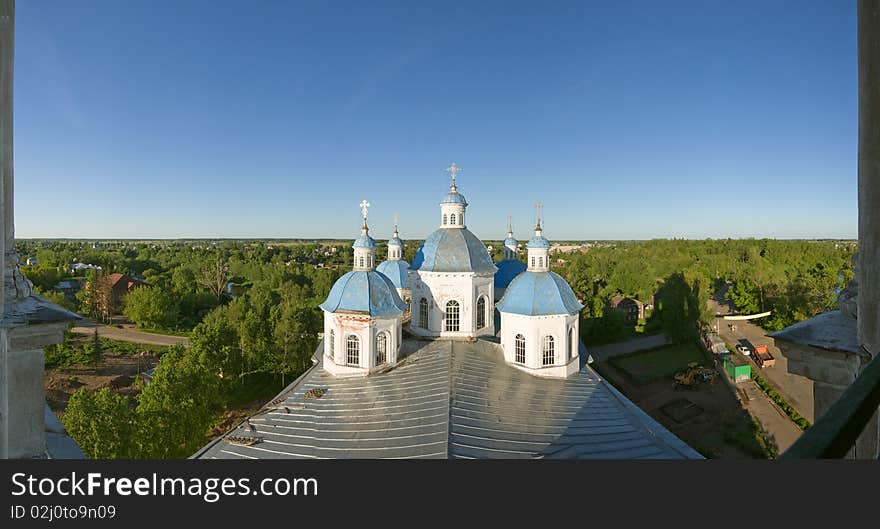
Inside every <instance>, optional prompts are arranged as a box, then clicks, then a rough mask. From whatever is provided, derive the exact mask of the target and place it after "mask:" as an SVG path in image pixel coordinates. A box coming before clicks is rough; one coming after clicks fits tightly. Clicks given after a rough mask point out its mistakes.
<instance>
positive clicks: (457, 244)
mask: <svg viewBox="0 0 880 529" xmlns="http://www.w3.org/2000/svg"><path fill="white" fill-rule="evenodd" d="M410 270H424V271H427V272H492V273H495V271H496V270H497V269H496V268H495V265H494V264H493V263H492V257H491V256H490V255H489V251H488V250H486V246H485V245H484V244H483V242H482V241H481V240H480V239H478V238H477V236H476V235H474V234H473V233H471V232H470V230H468V229H467V228H440V229H438V230H436V231H435V232H434V233H432V234H431V235H428V238H427V239H425V242H423V243H422V245H421V246H420V247H419V250H418V251H417V252H416V256H415V258H413V262H412V265H411V266H410Z"/></svg>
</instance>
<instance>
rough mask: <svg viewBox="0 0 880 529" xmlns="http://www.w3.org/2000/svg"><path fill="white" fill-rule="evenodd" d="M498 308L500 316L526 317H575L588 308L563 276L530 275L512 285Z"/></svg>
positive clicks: (523, 274) (525, 273)
mask: <svg viewBox="0 0 880 529" xmlns="http://www.w3.org/2000/svg"><path fill="white" fill-rule="evenodd" d="M496 307H497V308H498V311H499V312H509V313H513V314H524V315H526V316H549V315H552V314H574V313H575V312H579V311H580V310H581V309H582V308H584V306H583V305H581V303H580V302H579V301H578V300H577V297H576V296H575V295H574V291H572V290H571V287H570V286H569V285H568V282H566V281H565V279H563V278H562V276H560V275H559V274H557V273H555V272H528V271H526V272H523V273H521V274H519V275H518V276H516V278H515V279H514V280H513V281H511V283H510V285H509V286H508V287H507V290H505V291H504V297H502V298H501V300H500V301H499V302H498V305H497V306H496Z"/></svg>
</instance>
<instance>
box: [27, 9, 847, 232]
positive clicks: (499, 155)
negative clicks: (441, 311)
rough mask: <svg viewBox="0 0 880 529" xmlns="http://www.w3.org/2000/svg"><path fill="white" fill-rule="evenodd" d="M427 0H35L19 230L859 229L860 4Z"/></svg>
mask: <svg viewBox="0 0 880 529" xmlns="http://www.w3.org/2000/svg"><path fill="white" fill-rule="evenodd" d="M428 4H429V2H393V3H392V2H389V3H385V2H351V3H343V2H326V1H322V2H293V1H285V2H280V1H279V2H269V1H260V2H253V3H243V2H240V1H235V2H221V1H205V2H196V1H187V0H181V1H174V2H172V1H162V2H159V1H149V2H148V1H140V0H137V1H136V0H126V1H124V2H120V1H117V0H111V1H98V0H89V1H87V2H69V1H66V0H55V1H46V0H28V1H19V2H18V5H17V13H16V59H15V60H16V63H15V68H16V70H15V149H16V150H15V162H16V167H15V176H16V190H15V194H16V234H17V236H19V237H84V238H87V237H95V238H110V237H133V238H139V237H144V238H146V237H236V238H238V237H242V238H243V237H285V238H286V237H346V238H347V237H354V236H356V234H357V232H358V227H359V222H360V221H359V219H360V211H359V209H358V206H357V204H358V202H360V200H361V199H364V198H366V199H367V200H369V201H370V202H371V203H372V204H373V208H372V210H371V214H370V219H371V220H370V224H371V227H372V232H371V233H372V234H373V235H374V236H376V237H387V236H388V234H389V232H390V226H391V222H392V215H393V213H394V212H395V211H397V212H399V214H400V219H401V236H403V237H404V238H411V239H413V238H423V237H425V236H426V235H427V234H428V233H430V231H432V230H433V229H435V227H436V225H437V224H438V220H439V213H438V211H439V209H438V207H437V202H438V200H439V199H440V197H441V195H442V194H443V193H444V192H445V190H446V188H447V187H448V178H447V177H446V173H445V172H444V168H446V167H447V166H448V165H449V164H450V162H452V161H455V162H456V163H457V164H458V165H460V166H462V167H463V168H464V171H463V172H462V173H461V175H460V177H459V183H460V186H459V188H460V191H462V192H463V193H464V195H465V196H466V197H467V199H468V202H469V203H470V204H471V205H470V207H469V208H468V215H469V216H468V227H469V228H470V229H471V230H472V231H473V232H474V233H476V234H477V235H478V236H480V237H482V238H484V239H489V238H501V237H503V236H504V232H505V231H506V230H505V228H506V218H507V215H508V214H510V215H513V217H514V225H515V232H516V235H517V236H518V237H520V238H526V237H527V236H528V235H529V229H530V228H531V227H532V223H533V218H534V213H533V208H532V204H533V203H534V202H535V201H536V200H540V201H542V202H543V203H544V204H545V208H544V213H545V214H544V217H545V229H546V231H545V233H546V235H547V236H548V237H550V238H551V239H572V238H574V239H603V238H604V239H617V238H625V239H631V238H636V239H645V238H657V237H688V238H705V237H713V238H721V237H764V236H767V237H853V238H854V237H855V235H856V219H857V212H856V205H857V195H856V181H857V139H858V115H857V111H858V99H857V57H856V13H855V6H856V2H855V1H854V0H853V1H831V2H829V1H790V2H771V1H758V2H746V1H737V2H718V1H711V0H699V1H694V2H685V1H675V2H629V1H626V2H624V1H622V2H609V1H607V0H605V1H600V2H587V1H584V2H574V3H570V4H568V3H563V2H525V3H522V4H521V5H517V4H516V3H514V2H497V3H490V2H450V1H443V2H431V3H430V4H431V5H428ZM661 4H662V5H661Z"/></svg>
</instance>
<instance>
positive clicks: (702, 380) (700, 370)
mask: <svg viewBox="0 0 880 529" xmlns="http://www.w3.org/2000/svg"><path fill="white" fill-rule="evenodd" d="M715 375H716V373H715V370H714V369H712V368H709V367H705V366H701V365H699V364H698V363H696V362H691V363H689V364H688V368H687V369H686V370H684V371H679V372H678V373H676V374H675V375H674V376H673V377H672V378H673V381H674V382H675V386H674V388H675V389H676V390H679V389H682V388H687V389H697V387H698V386H699V384H713V383H714V382H715Z"/></svg>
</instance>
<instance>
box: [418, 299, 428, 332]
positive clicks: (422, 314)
mask: <svg viewBox="0 0 880 529" xmlns="http://www.w3.org/2000/svg"><path fill="white" fill-rule="evenodd" d="M419 327H421V328H422V329H427V328H428V300H427V299H425V298H422V299H421V300H420V301H419Z"/></svg>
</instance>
